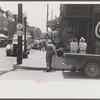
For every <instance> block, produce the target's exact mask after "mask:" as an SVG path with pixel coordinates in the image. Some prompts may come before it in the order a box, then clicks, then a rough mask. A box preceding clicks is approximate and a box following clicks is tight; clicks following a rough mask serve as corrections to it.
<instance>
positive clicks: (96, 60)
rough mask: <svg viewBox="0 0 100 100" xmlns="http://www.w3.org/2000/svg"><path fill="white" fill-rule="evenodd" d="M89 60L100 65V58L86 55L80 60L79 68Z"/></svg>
mask: <svg viewBox="0 0 100 100" xmlns="http://www.w3.org/2000/svg"><path fill="white" fill-rule="evenodd" d="M89 62H96V63H98V64H99V65H100V59H99V58H97V57H87V58H85V59H83V60H82V65H81V66H80V67H81V68H82V67H84V66H85V65H86V64H87V63H89Z"/></svg>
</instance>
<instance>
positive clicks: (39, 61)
mask: <svg viewBox="0 0 100 100" xmlns="http://www.w3.org/2000/svg"><path fill="white" fill-rule="evenodd" d="M62 61H63V58H62V57H57V56H56V57H55V58H53V59H52V69H55V70H63V69H66V68H67V69H68V68H69V69H70V66H67V65H66V64H62ZM14 68H24V69H32V70H44V69H45V70H46V68H47V67H46V52H45V51H44V52H43V51H39V50H31V52H30V54H29V55H28V58H26V59H23V60H22V64H20V65H18V64H15V65H14Z"/></svg>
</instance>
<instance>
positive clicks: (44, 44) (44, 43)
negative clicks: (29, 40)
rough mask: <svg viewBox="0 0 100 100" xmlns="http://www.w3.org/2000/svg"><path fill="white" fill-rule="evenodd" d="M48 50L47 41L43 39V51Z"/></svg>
mask: <svg viewBox="0 0 100 100" xmlns="http://www.w3.org/2000/svg"><path fill="white" fill-rule="evenodd" d="M45 49H46V41H45V40H44V39H43V41H42V50H43V51H45Z"/></svg>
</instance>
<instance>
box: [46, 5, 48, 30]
mask: <svg viewBox="0 0 100 100" xmlns="http://www.w3.org/2000/svg"><path fill="white" fill-rule="evenodd" d="M48 16H49V4H47V21H46V23H47V22H48ZM46 31H48V26H47V25H46Z"/></svg>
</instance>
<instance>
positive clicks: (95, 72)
mask: <svg viewBox="0 0 100 100" xmlns="http://www.w3.org/2000/svg"><path fill="white" fill-rule="evenodd" d="M84 73H85V75H86V76H88V77H90V78H96V77H98V76H100V67H99V64H98V63H96V62H89V63H87V64H86V65H85V67H84Z"/></svg>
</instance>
